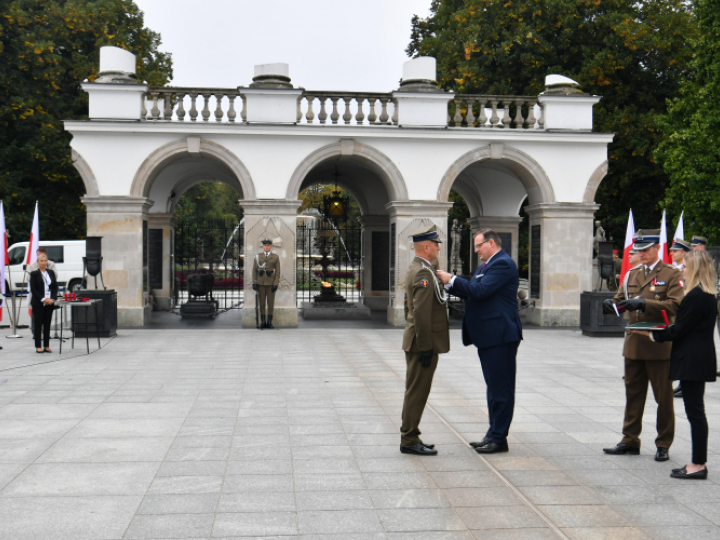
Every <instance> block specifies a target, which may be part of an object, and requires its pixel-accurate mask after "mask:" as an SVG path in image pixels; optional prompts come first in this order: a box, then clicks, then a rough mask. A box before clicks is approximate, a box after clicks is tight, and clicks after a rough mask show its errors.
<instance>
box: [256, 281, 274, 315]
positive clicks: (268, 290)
mask: <svg viewBox="0 0 720 540" xmlns="http://www.w3.org/2000/svg"><path fill="white" fill-rule="evenodd" d="M258 296H260V315H263V316H264V315H265V302H266V301H267V314H268V315H272V314H273V311H274V310H275V293H274V292H273V291H272V285H258Z"/></svg>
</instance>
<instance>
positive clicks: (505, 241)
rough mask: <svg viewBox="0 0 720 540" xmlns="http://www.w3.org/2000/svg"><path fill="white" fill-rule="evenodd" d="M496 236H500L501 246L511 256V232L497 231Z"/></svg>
mask: <svg viewBox="0 0 720 540" xmlns="http://www.w3.org/2000/svg"><path fill="white" fill-rule="evenodd" d="M498 236H499V237H500V241H501V242H502V248H503V250H504V251H505V253H507V254H508V255H510V256H511V257H512V233H509V232H499V233H498Z"/></svg>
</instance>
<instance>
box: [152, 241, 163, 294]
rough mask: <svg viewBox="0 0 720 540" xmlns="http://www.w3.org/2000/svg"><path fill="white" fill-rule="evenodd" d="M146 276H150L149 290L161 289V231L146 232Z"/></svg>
mask: <svg viewBox="0 0 720 540" xmlns="http://www.w3.org/2000/svg"><path fill="white" fill-rule="evenodd" d="M148 274H149V275H150V288H151V289H162V286H163V284H162V274H163V230H162V229H150V230H149V231H148Z"/></svg>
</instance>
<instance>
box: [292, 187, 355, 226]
mask: <svg viewBox="0 0 720 540" xmlns="http://www.w3.org/2000/svg"><path fill="white" fill-rule="evenodd" d="M335 189H337V190H338V191H339V192H340V196H341V197H350V205H349V207H348V219H347V222H346V224H345V227H347V228H348V229H357V228H360V221H359V220H360V206H359V205H358V203H357V201H356V200H355V197H353V196H352V193H350V192H349V191H347V190H345V189H343V188H341V187H338V188H335V186H333V185H330V184H316V185H313V186H310V187H308V188H305V189H303V190H302V191H301V192H300V193H299V194H298V199H300V200H301V201H302V205H300V208H299V209H298V214H300V213H302V212H303V211H304V210H308V209H317V210H319V211H320V212H322V211H323V197H324V196H330V195H332V192H333V191H334V190H335Z"/></svg>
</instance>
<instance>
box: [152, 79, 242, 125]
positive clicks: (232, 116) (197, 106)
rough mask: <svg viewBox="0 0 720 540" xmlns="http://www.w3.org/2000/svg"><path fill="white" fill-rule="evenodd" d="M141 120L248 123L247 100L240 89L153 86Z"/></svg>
mask: <svg viewBox="0 0 720 540" xmlns="http://www.w3.org/2000/svg"><path fill="white" fill-rule="evenodd" d="M238 98H240V99H238ZM238 109H239V110H238ZM238 115H239V119H238ZM141 119H142V120H151V121H152V120H155V121H157V120H173V121H176V122H186V121H190V122H196V121H198V120H199V121H202V122H209V121H211V119H212V120H213V121H216V122H236V121H239V122H246V121H247V112H246V99H245V96H244V95H243V94H242V93H241V92H240V90H237V89H227V88H174V87H172V86H160V87H152V88H151V89H150V90H149V91H148V92H147V93H146V94H145V99H144V100H143V110H142V115H141Z"/></svg>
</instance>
